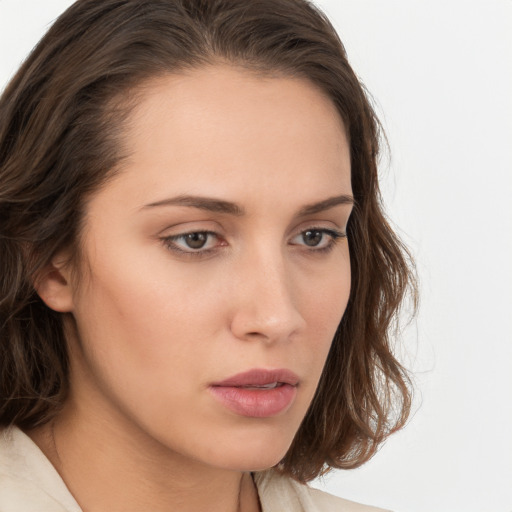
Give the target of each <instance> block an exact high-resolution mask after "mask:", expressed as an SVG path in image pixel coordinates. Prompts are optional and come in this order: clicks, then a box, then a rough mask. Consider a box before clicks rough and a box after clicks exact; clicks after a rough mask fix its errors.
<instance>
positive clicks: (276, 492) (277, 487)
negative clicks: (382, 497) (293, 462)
mask: <svg viewBox="0 0 512 512" xmlns="http://www.w3.org/2000/svg"><path fill="white" fill-rule="evenodd" d="M254 481H255V483H256V486H257V488H258V494H259V497H260V502H261V506H262V510H263V512H282V511H283V510H286V511H287V512H385V511H384V510H382V509H380V508H375V507H371V506H369V505H362V504H360V503H355V502H353V501H349V500H345V499H343V498H339V497H337V496H333V495H332V494H329V493H327V492H324V491H320V490H318V489H314V488H312V487H309V486H307V485H303V484H300V483H298V482H296V481H295V480H293V479H291V478H289V477H286V476H283V475H280V474H279V473H277V472H275V471H273V470H270V471H264V472H261V473H255V475H254Z"/></svg>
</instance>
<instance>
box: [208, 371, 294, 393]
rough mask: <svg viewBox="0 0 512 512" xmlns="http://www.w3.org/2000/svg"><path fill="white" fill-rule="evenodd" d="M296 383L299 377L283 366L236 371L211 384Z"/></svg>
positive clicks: (266, 385) (270, 385) (250, 385)
mask: <svg viewBox="0 0 512 512" xmlns="http://www.w3.org/2000/svg"><path fill="white" fill-rule="evenodd" d="M298 383H299V377H297V375H295V373H293V372H292V371H291V370H288V369H285V368H281V369H277V370H263V369H259V368H255V369H253V370H249V371H247V372H243V373H237V374H236V375H233V376H232V377H228V378H227V379H225V380H222V381H220V382H214V383H213V384H212V386H229V387H239V388H241V387H253V388H266V387H276V386H277V385H279V384H288V385H290V386H297V385H298Z"/></svg>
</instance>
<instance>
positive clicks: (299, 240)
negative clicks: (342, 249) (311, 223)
mask: <svg viewBox="0 0 512 512" xmlns="http://www.w3.org/2000/svg"><path fill="white" fill-rule="evenodd" d="M346 236H347V235H346V234H345V233H342V232H341V231H337V230H334V229H326V228H309V229H306V230H304V231H301V232H300V233H299V234H298V235H296V236H295V237H293V238H292V240H291V244H292V245H302V246H305V247H308V248H310V249H311V250H313V251H328V250H330V249H332V248H333V247H334V245H335V244H336V242H337V241H338V240H339V239H340V238H345V237H346Z"/></svg>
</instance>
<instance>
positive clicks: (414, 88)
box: [0, 0, 512, 512]
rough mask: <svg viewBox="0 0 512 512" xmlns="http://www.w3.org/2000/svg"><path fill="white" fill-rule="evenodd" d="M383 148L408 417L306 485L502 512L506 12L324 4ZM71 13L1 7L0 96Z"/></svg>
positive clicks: (355, 1)
mask: <svg viewBox="0 0 512 512" xmlns="http://www.w3.org/2000/svg"><path fill="white" fill-rule="evenodd" d="M317 3H318V4H319V5H320V6H321V7H322V8H323V9H324V10H325V11H326V12H327V13H328V15H329V17H330V18H331V20H332V21H333V23H334V24H335V26H336V28H337V29H338V31H339V33H340V35H341V38H342V40H343V42H344V44H345V46H346V49H347V52H348V54H349V58H350V60H351V62H352V65H353V67H354V68H355V70H356V72H357V73H358V75H359V76H360V77H361V79H362V80H363V81H364V83H365V84H366V86H367V87H368V89H369V90H370V91H371V93H372V95H373V97H374V99H375V103H376V108H377V110H378V112H379V114H380V115H381V118H382V121H383V123H384V126H385V128H386V130H387V135H388V137H389V141H390V145H391V157H390V158H387V159H386V158H385V159H384V160H383V166H382V188H383V191H384V197H385V200H386V203H387V206H388V210H389V212H390V216H391V218H392V219H393V221H394V223H395V224H396V225H397V226H398V227H399V231H400V233H401V234H402V236H403V238H404V239H405V241H406V242H407V243H408V244H409V245H410V247H411V249H412V251H413V253H414V255H415V256H416V258H417V263H418V272H419V277H420V280H421V309H420V313H419V316H418V318H417V320H416V322H415V323H414V324H413V325H412V327H411V328H409V330H407V331H406V333H405V336H404V344H405V355H404V361H405V362H406V364H407V365H408V366H409V367H410V368H412V370H413V371H414V375H415V380H416V386H417V392H416V404H415V411H416V412H415V414H414V416H413V417H412V419H411V420H410V422H409V425H408V426H407V427H406V428H405V430H404V431H402V432H400V433H398V434H396V435H395V436H394V437H393V438H391V439H390V440H389V441H388V442H387V443H386V445H385V446H384V447H383V448H382V449H381V451H380V452H379V453H378V454H377V455H376V456H375V457H374V459H373V460H372V461H370V462H369V463H368V464H367V465H366V466H364V467H363V468H360V469H358V470H354V471H349V472H335V473H333V474H331V475H330V476H328V477H327V478H326V479H325V480H324V482H315V485H317V486H320V487H323V488H327V489H329V490H330V491H331V492H333V493H334V494H338V495H340V496H344V497H346V498H350V499H353V500H357V501H362V502H365V503H371V504H375V505H378V506H381V507H385V508H390V509H393V510H394V511H396V512H459V511H460V512H512V328H511V323H512V322H511V317H512V272H511V265H512V264H511V262H512V207H511V206H510V204H511V201H512V178H511V175H512V96H511V94H512V93H511V91H512V71H511V68H512V0H480V1H476V0H429V1H427V0H424V1H417V0H386V1H383V0H321V1H319V2H317ZM70 4H71V2H70V1H69V0H0V88H1V87H3V85H4V84H5V83H6V82H7V80H8V79H9V77H10V76H11V75H12V74H13V73H14V71H15V70H16V68H17V67H18V66H19V64H20V62H21V61H22V59H23V58H24V57H25V56H26V54H27V53H28V51H29V50H30V49H31V47H32V46H33V45H34V44H35V43H36V42H37V40H38V39H39V38H40V37H41V35H42V34H43V32H44V30H45V29H46V28H47V27H48V24H49V23H50V22H51V21H52V20H53V19H54V18H55V17H56V16H57V15H58V14H60V13H61V12H62V11H63V10H64V9H65V8H66V7H67V6H68V5H70Z"/></svg>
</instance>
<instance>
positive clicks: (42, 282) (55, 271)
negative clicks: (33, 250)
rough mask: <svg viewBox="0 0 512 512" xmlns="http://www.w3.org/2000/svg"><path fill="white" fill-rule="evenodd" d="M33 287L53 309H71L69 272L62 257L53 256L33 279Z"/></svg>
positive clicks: (71, 292) (65, 311) (63, 311)
mask: <svg viewBox="0 0 512 512" xmlns="http://www.w3.org/2000/svg"><path fill="white" fill-rule="evenodd" d="M34 288H35V290H36V292H37V294H38V295H39V297H40V298H41V300H42V301H43V302H44V303H45V304H46V305H47V306H48V307H49V308H51V309H53V310H54V311H58V312H60V313H69V312H71V311H72V310H73V290H72V285H71V273H70V271H69V269H68V266H67V265H66V264H65V261H64V260H63V258H59V257H56V258H53V259H52V261H51V262H50V263H49V264H48V266H47V267H45V268H44V269H43V270H42V271H41V274H40V275H39V277H38V278H37V279H36V280H35V283H34Z"/></svg>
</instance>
